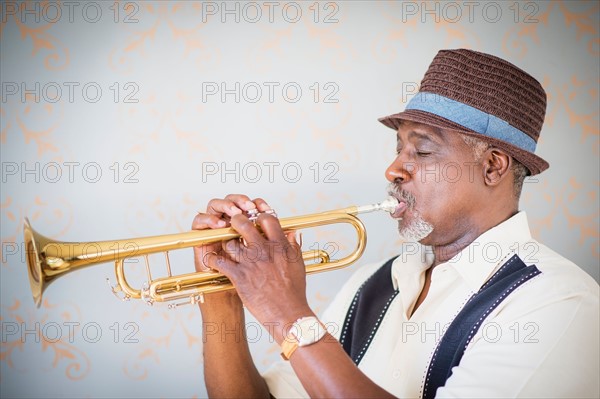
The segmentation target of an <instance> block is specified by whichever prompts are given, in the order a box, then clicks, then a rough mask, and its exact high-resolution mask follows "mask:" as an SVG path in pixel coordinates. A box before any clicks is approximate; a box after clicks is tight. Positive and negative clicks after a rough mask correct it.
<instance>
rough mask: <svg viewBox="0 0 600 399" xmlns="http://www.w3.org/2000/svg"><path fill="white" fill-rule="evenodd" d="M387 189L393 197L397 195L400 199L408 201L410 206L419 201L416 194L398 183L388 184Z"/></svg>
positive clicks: (407, 203)
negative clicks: (402, 187)
mask: <svg viewBox="0 0 600 399" xmlns="http://www.w3.org/2000/svg"><path fill="white" fill-rule="evenodd" d="M387 191H388V194H389V195H391V196H392V197H396V198H397V199H398V200H400V201H402V202H404V203H406V206H407V207H408V208H413V207H414V206H415V203H416V201H417V200H416V198H415V196H414V195H413V194H412V193H410V192H408V191H406V190H403V189H401V188H400V187H399V186H398V185H396V184H394V183H390V184H389V185H388V188H387Z"/></svg>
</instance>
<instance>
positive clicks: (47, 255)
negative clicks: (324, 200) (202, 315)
mask: <svg viewBox="0 0 600 399" xmlns="http://www.w3.org/2000/svg"><path fill="white" fill-rule="evenodd" d="M396 205H398V201H397V200H396V199H395V198H393V197H389V198H388V199H386V200H385V201H383V202H380V203H376V204H371V205H363V206H350V207H347V208H342V209H336V210H333V211H327V212H322V213H315V214H311V215H305V216H297V217H291V218H285V219H281V220H280V223H281V227H282V228H283V230H284V231H286V232H289V231H295V230H300V229H306V228H310V227H316V226H324V225H329V224H336V223H347V224H350V225H351V226H352V227H354V229H355V230H356V233H357V235H358V242H357V244H356V248H355V249H354V251H353V252H352V253H350V254H349V255H347V256H346V257H344V258H342V259H339V260H331V259H330V255H329V253H328V252H327V251H324V250H320V249H317V250H310V251H305V252H302V258H303V259H304V261H312V262H314V263H312V264H309V265H307V266H306V273H318V272H323V271H328V270H334V269H339V268H342V267H345V266H348V265H350V264H352V263H354V262H355V261H356V260H357V259H358V258H360V257H361V256H362V254H363V252H364V250H365V247H366V244H367V235H366V230H365V227H364V225H363V223H362V222H361V221H360V220H359V219H358V218H357V217H356V215H358V214H361V213H367V212H374V211H381V210H384V211H387V212H390V213H391V212H393V211H394V209H395V208H396ZM23 225H24V226H23V235H24V241H25V250H26V253H27V256H26V258H27V270H28V272H29V283H30V285H31V292H32V294H33V300H34V301H35V304H36V305H37V306H40V304H41V302H42V294H43V292H44V290H45V288H46V287H47V286H48V284H49V283H51V282H52V281H54V280H56V278H57V277H59V276H62V275H64V274H66V273H69V272H71V271H73V270H77V269H80V268H82V267H85V266H92V265H96V264H100V263H105V262H108V261H114V262H115V274H116V278H117V285H116V286H114V287H112V286H111V289H112V292H113V293H114V294H115V295H116V296H119V295H120V294H122V296H121V297H120V298H121V299H122V300H130V299H142V300H144V301H146V302H147V303H148V304H150V305H152V304H153V303H154V302H167V301H175V300H180V299H185V301H183V302H179V303H175V304H169V307H176V306H179V305H183V304H195V303H198V302H203V301H204V294H205V293H211V292H217V291H222V290H228V289H231V288H233V285H232V284H231V282H230V281H229V279H227V277H225V276H223V275H222V274H219V273H217V272H197V273H186V274H181V275H175V276H173V275H172V273H171V266H170V263H169V253H168V251H170V250H174V249H181V248H188V247H196V246H201V245H207V244H212V243H215V242H220V241H226V240H232V239H237V238H240V235H239V233H237V232H236V231H235V230H234V229H232V228H222V229H212V230H193V231H188V232H185V233H177V234H168V235H160V236H151V237H141V238H133V239H125V240H117V241H99V242H87V243H76V242H59V241H53V240H52V239H50V238H47V237H44V236H43V235H41V234H39V233H37V232H36V231H35V230H33V228H32V227H31V224H30V223H29V220H28V219H27V218H25V220H24V223H23ZM158 252H164V253H165V258H166V268H167V277H161V278H155V279H154V280H153V279H152V276H151V274H150V266H149V262H148V255H149V254H153V253H158ZM137 256H144V257H145V261H146V274H147V277H148V282H147V283H145V284H144V285H143V286H142V288H141V289H135V288H133V287H131V286H130V285H129V284H128V283H127V279H126V277H125V267H124V261H125V259H127V258H131V257H137ZM107 280H108V279H107ZM109 285H110V283H109Z"/></svg>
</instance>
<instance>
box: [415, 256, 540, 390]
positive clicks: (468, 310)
mask: <svg viewBox="0 0 600 399" xmlns="http://www.w3.org/2000/svg"><path fill="white" fill-rule="evenodd" d="M540 273H541V272H540V271H539V270H538V268H537V267H536V266H535V265H532V266H526V265H525V263H523V261H522V260H521V259H520V258H519V257H518V256H517V255H514V256H513V257H512V258H510V259H509V260H508V261H507V262H506V263H505V264H504V265H503V266H502V267H501V268H500V270H498V271H497V272H496V273H495V274H494V275H493V276H492V278H490V279H489V280H488V282H487V283H486V284H485V285H484V286H483V287H481V289H480V290H479V291H478V292H477V293H476V294H475V295H473V296H472V297H471V298H470V299H469V301H468V302H467V303H466V304H465V306H464V307H463V309H462V310H461V311H460V312H459V314H458V315H457V316H456V318H454V320H453V321H452V323H451V324H450V326H449V327H448V330H446V332H445V333H444V336H443V337H442V339H441V340H440V342H439V343H438V346H437V348H436V350H435V352H434V354H433V357H432V359H431V363H429V369H428V370H427V377H426V379H425V385H424V387H423V399H430V398H433V397H435V394H436V391H437V389H438V388H439V387H441V386H444V385H445V384H446V380H447V379H448V378H450V376H451V375H452V368H453V367H454V366H457V365H458V364H459V363H460V359H461V358H462V356H463V354H464V353H465V349H466V348H467V346H468V345H469V342H471V339H472V338H473V336H475V334H476V333H477V331H478V330H479V328H480V327H481V324H482V322H483V321H484V320H485V319H486V318H487V317H488V315H489V314H490V313H491V312H492V311H493V310H494V309H495V308H496V307H497V306H498V305H499V304H500V303H502V301H503V300H504V299H506V297H507V296H508V295H509V294H510V293H511V292H513V291H514V290H515V289H517V288H518V287H519V286H521V285H522V284H523V283H525V282H526V281H528V280H529V279H531V278H533V277H535V276H537V275H538V274H540Z"/></svg>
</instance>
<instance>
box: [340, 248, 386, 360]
mask: <svg viewBox="0 0 600 399" xmlns="http://www.w3.org/2000/svg"><path fill="white" fill-rule="evenodd" d="M396 258H397V257H396V256H395V257H393V258H392V259H390V260H388V261H387V262H386V263H385V264H384V265H383V266H381V267H380V268H379V269H378V270H377V271H376V272H375V273H374V274H373V275H372V276H371V277H369V278H368V279H367V281H365V282H364V283H363V285H361V287H360V288H359V289H358V291H357V292H356V295H355V296H354V299H353V300H352V304H351V305H350V309H348V313H346V320H345V321H344V327H343V329H342V334H341V337H340V343H341V344H342V346H343V347H344V350H345V351H346V353H348V355H350V357H351V358H352V360H353V361H354V363H356V364H359V363H360V361H361V360H362V357H363V356H364V354H365V352H366V350H367V348H368V347H369V345H370V344H371V341H372V339H373V337H374V336H375V333H376V332H377V329H378V328H379V325H380V324H381V320H382V319H383V316H384V315H385V313H386V312H387V309H388V307H389V305H390V303H391V302H392V301H393V300H394V298H395V297H396V295H397V294H398V290H395V289H394V286H393V285H392V263H393V262H394V260H395V259H396Z"/></svg>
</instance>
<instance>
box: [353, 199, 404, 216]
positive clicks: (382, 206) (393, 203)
mask: <svg viewBox="0 0 600 399" xmlns="http://www.w3.org/2000/svg"><path fill="white" fill-rule="evenodd" d="M397 206H398V200H397V199H396V198H394V197H391V196H390V197H387V199H386V200H384V201H381V202H378V203H376V204H370V205H362V206H359V207H357V210H358V213H368V212H376V211H386V212H389V213H393V212H394V211H395V210H396V207H397Z"/></svg>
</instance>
